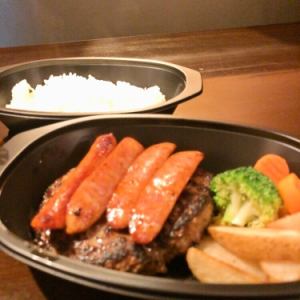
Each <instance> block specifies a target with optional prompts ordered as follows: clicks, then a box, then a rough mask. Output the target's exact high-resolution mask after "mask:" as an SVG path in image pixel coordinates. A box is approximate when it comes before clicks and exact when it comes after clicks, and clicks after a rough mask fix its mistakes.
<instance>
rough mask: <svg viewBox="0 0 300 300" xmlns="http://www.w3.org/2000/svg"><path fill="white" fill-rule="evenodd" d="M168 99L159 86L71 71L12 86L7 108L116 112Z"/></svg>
mask: <svg viewBox="0 0 300 300" xmlns="http://www.w3.org/2000/svg"><path fill="white" fill-rule="evenodd" d="M164 101H166V99H165V96H164V95H163V94H162V93H161V91H160V88H159V87H158V86H152V87H149V88H141V87H137V86H134V85H131V84H130V83H128V82H124V81H118V82H117V83H116V84H114V83H113V82H110V81H104V80H97V79H96V78H94V77H93V76H91V75H89V76H88V78H85V77H82V76H79V75H77V74H73V73H69V74H63V75H60V76H53V75H51V76H50V77H49V79H46V80H44V84H43V85H37V86H36V88H35V89H34V88H32V87H31V86H30V84H29V83H28V82H27V80H25V79H24V80H22V81H20V82H19V83H17V84H16V85H15V86H14V87H13V89H12V99H11V101H10V103H9V104H7V105H6V107H7V108H12V109H22V110H31V111H42V112H114V111H131V110H137V109H143V108H145V107H148V106H152V105H155V104H159V103H162V102H164Z"/></svg>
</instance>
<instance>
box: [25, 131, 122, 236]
mask: <svg viewBox="0 0 300 300" xmlns="http://www.w3.org/2000/svg"><path fill="white" fill-rule="evenodd" d="M116 144H117V142H116V139H115V137H114V136H113V134H111V133H109V134H104V135H100V136H98V137H97V138H96V139H95V141H94V142H93V144H92V146H91V147H90V149H89V151H88V152H87V154H86V155H85V156H84V158H83V159H82V160H81V161H80V162H79V164H78V165H77V167H76V168H75V169H73V170H71V172H68V173H67V174H66V175H65V176H64V178H63V180H62V182H61V184H60V186H59V187H58V188H57V189H55V191H54V193H53V195H52V196H51V197H50V198H49V199H48V200H47V201H46V202H45V204H44V205H43V206H42V207H41V209H40V210H39V212H38V213H37V214H36V215H35V216H34V218H33V219H32V221H31V226H32V227H33V228H34V229H35V230H45V229H62V228H64V227H65V223H66V209H67V204H68V202H69V201H70V199H71V196H72V195H73V193H74V192H75V190H76V189H77V188H78V186H79V185H80V183H81V182H82V181H83V179H84V178H86V177H87V176H88V175H89V174H91V172H92V171H93V170H94V168H95V167H96V166H97V165H98V164H101V162H102V161H103V159H104V158H105V157H106V156H107V155H108V154H109V153H110V152H111V151H112V150H113V148H114V147H115V146H116Z"/></svg>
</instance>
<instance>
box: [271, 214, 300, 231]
mask: <svg viewBox="0 0 300 300" xmlns="http://www.w3.org/2000/svg"><path fill="white" fill-rule="evenodd" d="M267 227H268V228H275V229H290V230H300V212H298V213H294V214H292V215H286V216H284V217H282V218H279V219H277V220H275V221H273V222H271V223H269V224H268V225H267Z"/></svg>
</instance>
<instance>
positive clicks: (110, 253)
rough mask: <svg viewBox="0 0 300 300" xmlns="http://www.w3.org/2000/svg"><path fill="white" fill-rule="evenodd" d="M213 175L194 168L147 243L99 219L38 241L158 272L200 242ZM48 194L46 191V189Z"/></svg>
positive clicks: (112, 264) (94, 260) (106, 262)
mask: <svg viewBox="0 0 300 300" xmlns="http://www.w3.org/2000/svg"><path fill="white" fill-rule="evenodd" d="M211 178H212V174H210V173H209V172H207V171H204V170H203V169H200V168H199V169H197V170H196V172H195V173H194V175H193V176H192V178H191V179H190V181H189V183H188V184H187V185H186V187H185V189H184V190H183V192H182V194H181V195H180V197H179V199H178V200H177V202H176V204H175V206H174V208H173V210H172V212H171V213H170V215H169V217H168V219H167V221H166V223H165V224H164V227H163V229H162V230H161V232H160V233H159V235H158V236H157V237H156V238H155V239H154V241H152V242H151V243H149V244H147V245H139V244H136V243H135V242H134V241H133V240H132V238H131V236H130V235H129V234H128V231H127V230H122V231H117V230H113V229H112V228H111V227H110V226H109V225H108V224H107V222H106V220H105V217H104V218H101V220H99V222H97V223H96V224H95V225H94V226H92V227H91V228H90V229H88V230H87V231H86V232H84V233H82V234H79V235H76V236H68V235H66V234H65V233H64V232H62V231H53V232H52V233H51V234H50V235H46V234H43V233H42V234H41V233H40V234H39V235H38V236H37V240H38V241H39V243H40V244H41V242H42V244H45V242H46V243H47V244H48V245H50V246H51V247H54V248H55V249H56V251H57V252H58V253H60V254H63V255H67V256H69V257H72V258H75V259H78V260H80V261H83V262H86V263H90V264H95V265H99V266H103V267H106V268H111V269H115V270H120V271H126V272H134V273H143V274H157V273H164V272H166V271H167V264H168V263H169V262H170V261H171V260H172V259H173V258H174V257H176V256H178V255H181V254H184V253H185V252H186V251H187V249H188V248H189V247H190V246H192V245H193V244H194V243H197V242H199V241H200V239H201V236H202V233H203V231H204V229H205V228H206V227H207V225H208V224H209V222H210V220H211V217H212V212H213V204H212V199H211V196H210V192H209V182H210V180H211ZM48 193H49V191H48Z"/></svg>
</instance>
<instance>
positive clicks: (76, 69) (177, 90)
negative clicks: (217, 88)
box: [0, 57, 202, 133]
mask: <svg viewBox="0 0 300 300" xmlns="http://www.w3.org/2000/svg"><path fill="white" fill-rule="evenodd" d="M70 72H72V73H76V74H77V75H81V76H85V77H87V76H88V75H90V74H91V75H93V76H94V77H96V78H97V79H101V80H108V81H112V82H116V81H127V82H129V83H131V84H133V85H136V86H140V87H150V86H153V85H158V86H159V87H160V89H161V92H162V93H163V94H164V95H165V96H166V99H167V101H166V102H165V103H162V104H157V105H154V106H151V107H145V108H143V109H139V110H126V111H119V112H114V113H172V112H173V111H174V110H175V108H176V106H177V105H178V104H179V103H181V102H183V101H187V100H188V99H190V98H192V97H194V96H196V95H198V94H200V93H201V91H202V78H201V75H200V73H199V72H198V71H195V70H192V69H189V68H186V67H183V66H179V65H175V64H171V63H167V62H163V61H156V60H146V59H134V58H112V57H77V58H55V59H46V60H38V61H31V62H26V63H22V64H18V65H13V66H8V67H5V68H2V69H0V119H1V120H2V121H3V122H4V123H5V124H6V125H7V126H8V127H9V128H10V130H11V132H13V133H16V132H20V131H24V130H25V129H31V128H34V127H39V126H42V125H46V124H50V123H53V122H56V121H62V120H67V119H71V118H75V117H83V116H89V115H95V112H83V113H55V112H53V113H48V112H44V113H43V112H34V111H25V110H17V109H9V108H6V107H5V105H6V104H8V103H9V102H10V100H11V97H12V95H11V90H12V88H13V86H14V85H15V84H16V83H18V82H19V81H21V80H23V79H26V80H27V81H28V82H29V84H30V85H31V86H32V87H33V88H35V87H36V85H37V84H43V83H44V80H45V79H48V78H49V76H50V75H61V74H63V73H66V74H68V73H70ZM97 114H103V113H97ZM104 114H107V113H104Z"/></svg>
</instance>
